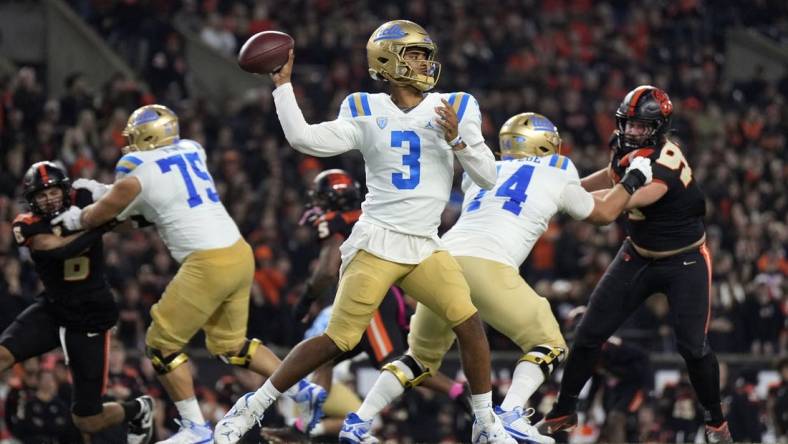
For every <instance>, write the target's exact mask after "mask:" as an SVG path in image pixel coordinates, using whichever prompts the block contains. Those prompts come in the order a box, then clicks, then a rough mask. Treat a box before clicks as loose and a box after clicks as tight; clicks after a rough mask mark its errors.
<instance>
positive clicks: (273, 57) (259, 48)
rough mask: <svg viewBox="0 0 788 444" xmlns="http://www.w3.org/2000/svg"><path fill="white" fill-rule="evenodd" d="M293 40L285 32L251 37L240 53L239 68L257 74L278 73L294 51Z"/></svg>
mask: <svg viewBox="0 0 788 444" xmlns="http://www.w3.org/2000/svg"><path fill="white" fill-rule="evenodd" d="M293 43H294V41H293V38H292V37H290V36H289V35H287V34H285V33H284V32H279V31H263V32H259V33H257V34H255V35H253V36H251V37H249V40H247V41H246V43H244V46H243V47H241V51H239V52H238V66H240V67H241V69H243V70H244V71H247V72H251V73H255V74H268V73H272V72H276V71H278V70H279V69H280V68H281V67H282V66H284V64H285V63H287V58H288V56H289V53H290V50H291V49H293Z"/></svg>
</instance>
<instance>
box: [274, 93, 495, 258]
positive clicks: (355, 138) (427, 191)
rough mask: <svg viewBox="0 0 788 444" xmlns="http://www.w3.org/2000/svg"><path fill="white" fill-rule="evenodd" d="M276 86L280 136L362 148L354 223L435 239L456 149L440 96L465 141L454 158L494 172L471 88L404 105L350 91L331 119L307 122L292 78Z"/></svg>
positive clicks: (336, 148)
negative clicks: (361, 194) (360, 194)
mask: <svg viewBox="0 0 788 444" xmlns="http://www.w3.org/2000/svg"><path fill="white" fill-rule="evenodd" d="M273 94H274V99H275V102H276V108H277V113H278V115H279V120H280V122H281V124H282V128H283V130H284V132H285V136H287V139H288V141H289V142H290V144H291V145H292V146H293V147H294V148H295V149H297V150H299V151H301V152H303V153H306V154H311V155H315V156H321V157H326V156H333V155H337V154H341V153H344V152H347V151H350V150H354V149H355V150H359V151H360V152H361V154H362V155H363V156H364V163H365V170H366V185H367V189H368V190H369V191H368V193H367V195H366V196H365V199H364V203H363V204H362V215H361V218H360V220H359V225H357V226H356V227H359V226H363V225H365V224H372V225H375V226H377V227H382V228H384V229H386V230H390V231H394V232H396V233H402V234H406V235H412V236H421V237H426V238H434V239H435V240H436V241H437V232H438V225H439V224H440V215H441V213H442V212H443V209H444V207H445V206H446V203H447V202H448V199H449V194H450V192H451V185H452V180H453V177H454V156H455V154H454V152H452V151H451V147H450V146H449V145H448V144H447V143H446V140H445V138H444V131H443V129H442V127H441V126H440V125H438V123H437V122H436V119H437V118H438V116H437V113H436V111H435V108H436V107H439V106H443V104H442V102H441V99H445V100H446V101H447V102H448V103H449V106H451V107H453V108H454V110H455V112H456V114H457V117H458V119H459V128H458V129H459V134H460V136H461V137H462V138H463V140H464V141H465V143H466V145H467V148H465V149H464V150H462V151H459V152H457V154H456V156H457V158H458V159H459V160H460V162H461V163H462V165H463V167H464V168H465V170H466V171H468V172H469V174H471V177H473V178H479V177H480V176H482V177H484V178H485V179H486V180H487V181H488V183H490V184H491V183H492V182H493V180H494V168H493V165H494V161H495V160H494V158H493V155H492V152H491V151H490V150H489V149H488V148H487V146H486V145H485V144H484V137H483V136H482V133H481V113H480V111H479V105H478V103H477V102H476V99H474V98H473V97H472V96H471V95H469V94H466V93H452V94H441V93H429V94H426V95H425V96H424V99H423V100H422V101H421V102H420V103H419V104H418V105H417V106H415V107H414V108H412V109H410V110H408V111H407V112H405V111H403V110H401V109H400V108H398V107H397V105H395V104H394V103H393V102H392V101H391V98H390V96H389V95H388V94H383V93H378V94H368V93H365V92H359V93H354V94H351V95H349V96H348V97H347V98H346V99H345V100H343V101H342V104H341V107H340V110H339V116H338V118H337V119H336V120H333V121H330V122H323V123H320V124H316V125H308V124H306V122H305V120H304V118H303V115H302V114H301V112H300V109H299V108H298V104H297V103H296V100H295V95H294V93H293V89H292V86H291V85H290V84H289V83H288V84H284V85H282V86H280V87H278V88H277V89H276V90H274V93H273ZM356 229H358V228H356ZM392 259H397V260H399V261H402V260H405V259H403V258H399V257H398V258H392Z"/></svg>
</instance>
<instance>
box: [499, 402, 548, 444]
mask: <svg viewBox="0 0 788 444" xmlns="http://www.w3.org/2000/svg"><path fill="white" fill-rule="evenodd" d="M495 414H496V415H498V417H499V418H501V421H502V422H503V428H504V430H506V431H507V432H508V433H509V434H510V435H512V438H514V439H516V440H517V441H518V442H521V443H528V444H555V440H554V439H553V438H551V437H549V436H545V435H542V434H541V433H539V430H537V429H536V427H535V426H533V425H532V424H531V421H529V420H528V418H530V417H531V415H533V414H534V410H533V409H528V411H524V410H523V408H522V407H515V408H514V410H511V411H506V410H503V409H502V408H500V407H495Z"/></svg>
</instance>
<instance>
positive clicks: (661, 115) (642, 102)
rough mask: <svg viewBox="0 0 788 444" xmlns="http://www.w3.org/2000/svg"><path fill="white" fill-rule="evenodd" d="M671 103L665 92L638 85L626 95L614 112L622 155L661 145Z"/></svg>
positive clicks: (670, 111) (667, 126) (669, 114)
mask: <svg viewBox="0 0 788 444" xmlns="http://www.w3.org/2000/svg"><path fill="white" fill-rule="evenodd" d="M672 114H673V103H672V102H671V101H670V97H668V95H667V93H665V91H662V90H661V89H659V88H656V87H654V86H651V85H641V86H638V87H637V88H635V89H633V90H632V91H630V92H629V93H627V95H626V97H624V100H623V101H622V102H621V104H620V105H619V106H618V109H617V110H616V129H617V131H618V137H619V142H620V143H619V145H618V147H617V149H619V150H623V152H624V153H626V152H629V151H632V150H636V149H638V148H643V147H657V146H660V145H661V144H662V143H664V139H665V137H666V135H667V132H668V131H669V130H670V120H671V116H672Z"/></svg>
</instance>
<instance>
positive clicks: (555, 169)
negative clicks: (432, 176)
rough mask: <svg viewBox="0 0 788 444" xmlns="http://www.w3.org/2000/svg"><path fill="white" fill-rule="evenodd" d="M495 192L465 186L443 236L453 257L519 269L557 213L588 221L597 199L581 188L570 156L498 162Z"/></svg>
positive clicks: (472, 185)
mask: <svg viewBox="0 0 788 444" xmlns="http://www.w3.org/2000/svg"><path fill="white" fill-rule="evenodd" d="M497 167H498V180H497V182H496V184H495V187H494V188H493V189H492V190H490V191H487V190H482V189H480V188H479V187H478V186H476V185H474V184H472V183H469V182H468V181H467V180H466V181H464V182H463V189H464V190H465V199H464V201H463V204H462V214H461V215H460V219H459V220H458V221H457V223H456V224H455V225H454V226H453V227H452V228H451V229H450V230H449V231H448V232H447V233H446V234H445V235H444V236H443V242H444V245H445V246H446V248H448V250H449V252H450V253H451V254H452V255H453V256H472V257H479V258H483V259H488V260H492V261H496V262H502V263H505V264H509V265H511V266H512V267H515V268H519V267H520V265H521V264H522V263H523V261H524V260H525V258H526V257H528V254H529V253H530V252H531V249H532V248H533V246H534V243H536V241H537V239H539V237H540V236H541V235H542V234H543V233H544V232H545V230H547V225H548V223H549V222H550V218H552V217H553V215H555V213H557V212H559V211H564V212H566V213H568V214H569V215H570V216H572V217H573V218H575V219H578V220H582V219H585V218H587V217H588V216H589V215H590V214H591V211H593V209H594V198H593V196H592V195H591V194H590V193H588V192H587V191H585V190H584V189H583V188H582V187H581V186H580V178H579V177H578V174H577V169H576V168H575V166H574V164H572V161H571V160H569V158H568V157H565V156H561V155H558V154H554V155H552V156H544V157H536V156H534V157H526V158H521V159H512V160H501V161H498V162H497Z"/></svg>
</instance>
